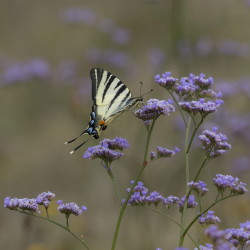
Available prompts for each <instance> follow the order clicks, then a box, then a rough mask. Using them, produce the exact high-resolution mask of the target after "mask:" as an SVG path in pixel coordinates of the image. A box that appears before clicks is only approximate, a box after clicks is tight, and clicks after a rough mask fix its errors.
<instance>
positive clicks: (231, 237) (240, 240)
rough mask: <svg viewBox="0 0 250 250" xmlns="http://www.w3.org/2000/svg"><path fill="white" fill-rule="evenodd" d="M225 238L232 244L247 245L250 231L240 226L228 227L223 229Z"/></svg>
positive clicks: (249, 241) (249, 240)
mask: <svg viewBox="0 0 250 250" xmlns="http://www.w3.org/2000/svg"><path fill="white" fill-rule="evenodd" d="M225 233H226V234H227V235H226V239H227V240H228V241H230V242H232V243H233V244H234V246H238V245H240V246H242V247H245V246H249V245H250V244H249V243H250V232H248V231H245V230H244V229H242V228H239V229H235V228H229V229H226V230H225Z"/></svg>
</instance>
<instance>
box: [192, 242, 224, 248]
mask: <svg viewBox="0 0 250 250" xmlns="http://www.w3.org/2000/svg"><path fill="white" fill-rule="evenodd" d="M199 248H200V250H213V249H214V248H213V245H212V244H208V243H206V244H205V246H201V245H200V246H199ZM194 250H198V248H195V249H194ZM221 250H222V249H221Z"/></svg>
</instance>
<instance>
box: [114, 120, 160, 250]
mask: <svg viewBox="0 0 250 250" xmlns="http://www.w3.org/2000/svg"><path fill="white" fill-rule="evenodd" d="M155 121H156V120H153V122H152V124H151V126H150V129H149V130H148V136H147V142H146V148H145V152H144V158H143V163H142V166H141V168H140V170H139V173H138V175H137V177H136V179H135V180H134V183H133V185H132V186H131V188H130V190H131V192H129V193H128V195H127V198H126V200H125V201H124V203H123V204H122V206H121V208H120V213H119V217H118V219H117V222H116V228H115V232H114V236H113V241H112V247H111V250H114V249H115V246H116V242H117V237H118V233H119V229H120V226H121V222H122V218H123V215H124V212H125V209H126V207H127V205H128V201H129V199H130V197H131V195H132V191H133V190H134V187H135V186H136V185H137V182H138V180H139V179H140V177H141V175H142V172H143V170H144V169H145V167H146V166H147V158H148V148H149V142H150V138H151V135H152V131H153V128H154V125H155Z"/></svg>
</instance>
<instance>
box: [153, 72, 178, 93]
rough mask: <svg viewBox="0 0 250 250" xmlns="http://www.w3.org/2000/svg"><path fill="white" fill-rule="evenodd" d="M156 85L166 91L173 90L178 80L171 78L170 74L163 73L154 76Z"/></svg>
mask: <svg viewBox="0 0 250 250" xmlns="http://www.w3.org/2000/svg"><path fill="white" fill-rule="evenodd" d="M154 80H155V82H156V83H158V84H159V85H160V86H162V87H164V88H166V89H167V90H173V87H174V85H175V84H176V82H177V81H178V78H174V77H172V73H171V72H165V73H163V74H161V75H160V74H159V75H156V76H155V77H154Z"/></svg>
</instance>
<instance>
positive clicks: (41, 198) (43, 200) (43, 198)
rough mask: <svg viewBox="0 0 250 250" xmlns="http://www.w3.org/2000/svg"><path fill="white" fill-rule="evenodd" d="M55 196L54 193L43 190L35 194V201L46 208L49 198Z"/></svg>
mask: <svg viewBox="0 0 250 250" xmlns="http://www.w3.org/2000/svg"><path fill="white" fill-rule="evenodd" d="M55 196H56V195H55V194H54V193H51V192H50V191H48V192H43V193H41V194H39V195H38V196H37V198H36V203H37V204H38V205H43V206H44V207H45V208H48V207H49V204H50V202H51V200H52V199H53V198H55Z"/></svg>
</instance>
